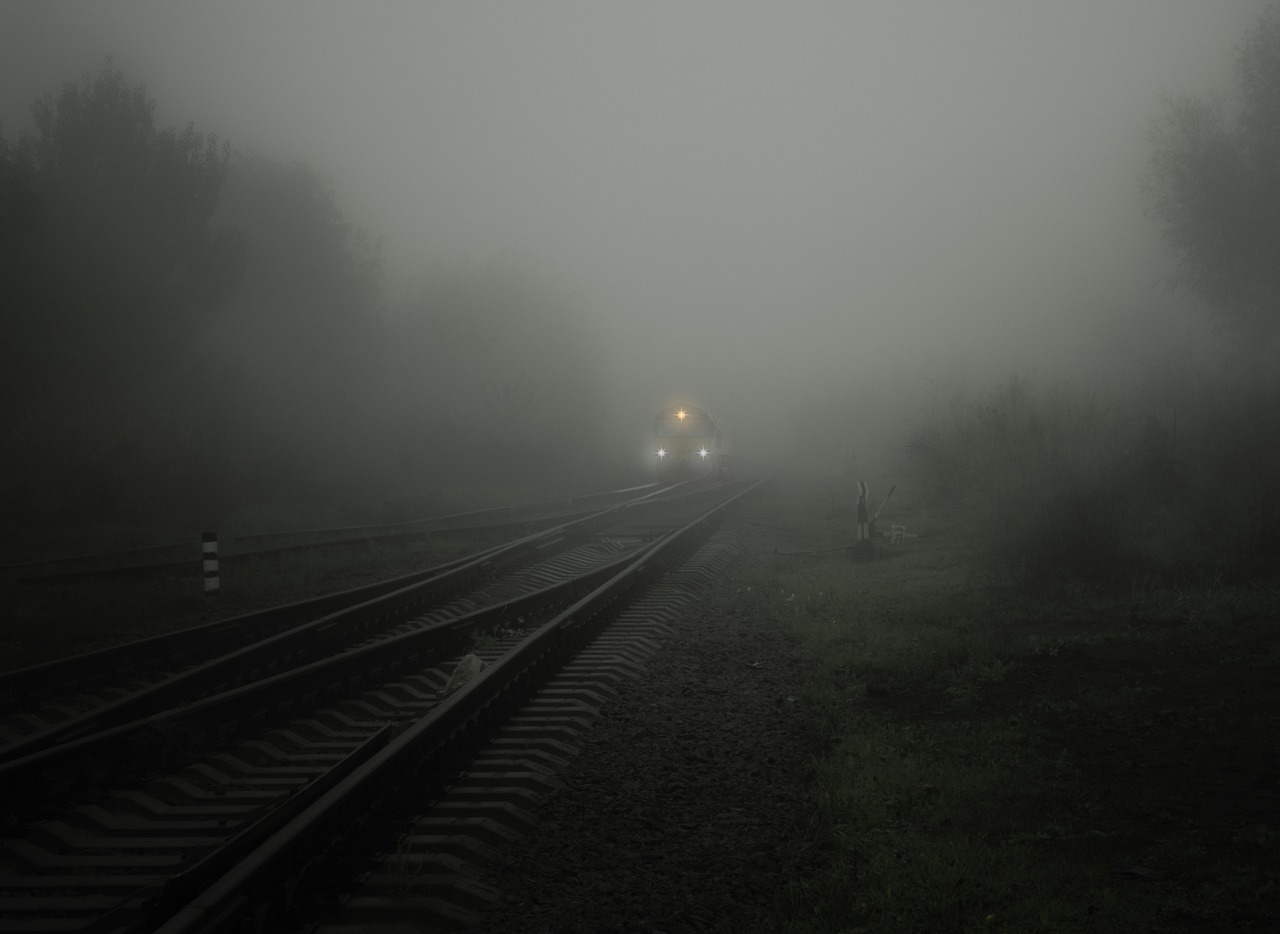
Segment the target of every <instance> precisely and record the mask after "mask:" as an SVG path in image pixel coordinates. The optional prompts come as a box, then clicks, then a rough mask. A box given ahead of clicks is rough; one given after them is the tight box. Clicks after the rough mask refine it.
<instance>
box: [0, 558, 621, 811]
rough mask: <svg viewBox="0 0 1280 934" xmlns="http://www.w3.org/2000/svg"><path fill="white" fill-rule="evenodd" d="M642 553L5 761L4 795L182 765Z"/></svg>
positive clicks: (371, 609) (29, 796) (27, 801)
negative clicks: (240, 728)
mask: <svg viewBox="0 0 1280 934" xmlns="http://www.w3.org/2000/svg"><path fill="white" fill-rule="evenodd" d="M633 558H634V556H633V555H629V556H626V557H623V558H620V559H617V560H615V561H611V562H609V563H607V564H605V565H603V566H601V567H600V568H597V569H595V570H593V571H590V572H588V573H586V574H583V575H580V576H578V577H575V578H573V579H572V580H568V581H563V582H560V583H556V584H552V585H550V586H548V587H545V588H542V589H540V590H536V591H534V592H532V593H529V594H525V595H522V596H519V597H513V598H511V599H508V600H505V601H502V602H499V603H495V604H492V605H490V606H486V607H481V608H478V609H476V610H472V611H470V612H468V613H464V614H461V615H459V616H457V617H455V618H452V619H449V620H444V621H442V622H438V623H434V624H432V625H429V626H425V627H423V628H421V629H418V630H414V631H411V632H406V633H400V634H397V635H394V636H390V637H387V638H383V639H378V640H377V641H374V642H371V643H368V644H365V645H361V646H356V647H353V648H349V649H347V650H345V651H342V652H339V653H337V654H335V655H331V656H329V657H326V658H321V659H318V660H315V661H311V662H309V663H305V664H301V665H298V666H297V667H293V668H290V669H288V670H285V671H281V672H278V673H276V674H272V675H269V676H267V677H264V678H261V679H259V680H255V681H251V682H249V683H247V684H241V685H239V686H237V687H234V688H231V689H229V690H224V691H220V692H218V693H216V694H211V695H208V696H205V697H202V698H200V699H198V700H195V701H192V702H191V703H187V704H184V705H183V706H180V707H175V708H173V709H169V710H165V711H162V712H159V713H154V714H151V715H149V716H145V717H141V718H139V719H136V720H131V721H129V722H124V723H119V724H117V725H114V726H110V727H107V728H105V729H97V730H95V731H93V732H88V733H86V734H84V735H77V736H75V737H70V738H67V739H65V740H64V741H62V742H59V743H57V744H55V745H49V746H47V747H44V748H41V749H37V750H34V751H31V752H29V753H28V754H27V755H24V756H22V757H19V758H13V759H9V760H6V761H4V762H0V801H3V802H4V803H5V804H6V806H8V807H9V808H11V809H24V810H30V809H32V807H33V805H36V803H37V802H39V801H40V800H43V799H47V798H48V797H50V796H64V795H66V794H69V793H74V792H75V791H76V790H78V789H84V788H91V787H93V786H94V785H95V784H96V783H97V781H98V779H99V777H100V776H101V775H102V774H104V773H105V774H115V773H117V772H119V771H120V770H121V769H122V768H125V767H127V766H129V765H130V764H133V765H135V766H136V765H137V764H138V763H142V762H153V763H164V762H169V761H173V760H175V758H177V757H180V756H181V754H182V753H183V752H184V751H185V750H186V749H187V748H189V747H190V746H192V745H193V744H195V743H198V742H199V741H200V740H201V739H202V738H203V737H204V736H206V735H208V734H214V735H219V734H224V733H225V732H226V731H227V730H228V729H229V727H228V724H234V723H236V722H243V721H247V720H249V719H255V718H261V717H263V716H264V715H265V711H266V710H269V709H275V710H282V709H288V708H289V707H291V706H294V705H296V704H297V703H298V702H299V701H302V700H308V699H314V698H318V697H321V696H324V695H327V694H330V693H332V692H333V691H335V690H340V689H350V688H352V687H353V686H355V685H357V684H360V683H363V682H367V681H369V680H371V679H373V678H375V677H386V676H388V675H389V674H390V673H392V672H394V671H396V670H399V669H401V668H403V667H405V666H407V665H410V664H420V663H421V661H422V659H423V657H424V656H427V655H435V656H439V655H441V654H443V653H445V652H446V651H449V650H456V649H458V648H461V647H463V646H465V644H466V637H467V636H469V635H470V634H472V633H473V632H474V631H476V630H477V629H483V628H485V627H487V626H493V625H497V624H500V623H502V622H505V621H512V620H516V619H519V618H523V617H524V616H526V615H532V614H534V613H536V612H538V611H539V610H541V609H544V608H546V607H554V606H556V605H558V604H562V603H563V602H564V601H565V600H566V599H568V598H569V597H570V596H571V595H572V594H574V593H578V592H581V591H582V590H583V589H586V588H587V587H591V586H594V585H595V584H596V583H597V582H598V581H599V580H601V579H604V578H606V577H607V576H609V575H610V574H613V573H616V572H617V570H618V568H619V567H621V566H624V565H625V564H626V563H627V562H629V561H631V560H633ZM384 600H385V598H378V599H375V600H371V601H368V602H367V603H364V604H360V605H359V606H357V607H352V608H349V609H347V610H344V611H342V612H341V613H338V614H333V615H331V616H329V617H325V618H323V619H321V620H317V621H315V624H313V627H314V628H315V629H320V628H323V627H325V626H331V625H337V624H339V623H343V622H345V621H348V620H350V619H351V618H352V617H353V616H356V617H360V618H368V617H372V616H377V615H379V614H381V613H382V612H383V607H382V603H383V601H384ZM37 806H38V805H37Z"/></svg>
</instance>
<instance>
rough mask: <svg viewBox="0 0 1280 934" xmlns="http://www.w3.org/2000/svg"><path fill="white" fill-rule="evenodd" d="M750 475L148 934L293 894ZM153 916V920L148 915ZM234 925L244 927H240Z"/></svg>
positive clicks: (231, 918) (198, 929)
mask: <svg viewBox="0 0 1280 934" xmlns="http://www.w3.org/2000/svg"><path fill="white" fill-rule="evenodd" d="M763 482H764V481H758V482H756V483H753V484H752V485H751V486H749V487H747V488H746V489H744V490H743V491H741V492H740V493H737V494H735V495H734V496H733V497H731V498H729V499H726V500H724V501H723V502H721V503H719V504H718V505H716V506H715V507H714V508H712V509H711V510H708V511H707V512H706V513H705V514H704V515H702V516H700V517H698V518H697V519H695V520H693V521H692V522H690V523H688V524H687V525H685V526H684V527H682V528H680V529H678V530H677V531H674V532H672V533H670V534H669V535H667V536H664V537H663V538H662V539H660V540H658V541H657V542H655V543H653V544H652V545H650V546H649V547H647V548H646V549H645V550H644V551H643V553H642V554H641V555H640V556H638V557H635V558H634V559H632V560H631V561H630V562H629V563H628V564H627V565H626V567H624V568H622V569H621V570H619V571H618V572H617V573H616V574H614V575H613V576H611V577H609V578H608V579H607V580H605V581H603V582H602V583H600V584H599V586H597V587H595V588H594V589H593V590H592V591H591V592H590V593H588V594H587V595H585V596H583V597H582V598H580V599H579V600H577V601H575V602H574V603H573V604H572V605H571V606H569V607H568V608H566V609H565V610H563V611H562V612H560V613H558V614H557V615H556V616H555V617H554V618H552V619H551V620H549V621H548V622H546V623H544V624H543V625H542V626H540V627H539V628H538V629H537V630H535V631H534V632H532V633H530V634H529V635H528V636H526V637H525V638H524V639H522V640H521V641H520V642H519V643H518V644H517V645H516V646H515V647H513V648H512V649H511V650H510V651H508V652H507V653H506V654H505V655H503V657H502V658H500V659H498V660H496V661H494V662H493V663H492V664H490V665H489V666H488V667H487V668H486V669H485V670H484V671H482V672H481V673H480V674H479V675H478V676H477V677H476V678H475V679H474V680H472V681H471V682H470V683H469V684H467V685H466V686H464V687H463V688H462V689H461V690H459V691H457V692H456V693H454V694H453V695H451V696H449V697H447V698H445V699H444V700H443V701H442V702H441V703H439V704H438V705H436V706H435V707H434V708H433V709H432V710H431V711H430V712H429V713H428V714H426V715H425V716H424V717H422V718H421V719H420V720H419V721H417V722H416V723H414V724H413V725H412V726H410V727H408V728H407V729H406V730H404V731H403V732H401V733H400V734H399V735H397V736H396V737H394V738H393V739H392V740H391V741H390V742H388V743H387V745H386V746H385V747H383V748H382V749H380V750H379V751H378V752H376V753H375V754H374V755H373V756H371V757H370V758H369V759H368V761H366V762H365V763H363V764H362V765H361V766H359V767H358V768H356V769H354V770H353V771H352V772H351V774H350V775H348V776H347V777H346V778H345V779H343V780H342V781H341V782H339V783H338V784H337V785H336V786H335V787H334V788H333V789H331V790H330V791H328V792H327V793H326V794H324V795H323V796H322V797H321V799H320V800H318V801H316V802H315V803H314V804H312V805H311V806H310V807H308V808H306V809H305V810H304V811H303V812H302V813H301V814H299V815H298V816H297V817H296V818H295V819H293V820H292V821H290V822H289V823H288V824H287V825H286V826H284V827H282V828H280V829H279V830H278V831H276V832H275V833H274V834H273V835H272V836H271V837H270V838H269V839H268V840H266V841H265V842H264V843H263V844H262V845H261V846H260V847H258V848H257V849H256V850H255V851H254V852H253V853H251V854H249V855H248V856H246V857H245V858H244V859H243V860H242V861H241V862H240V863H239V864H238V865H237V866H236V867H235V868H234V869H232V870H231V871H229V872H228V873H226V874H225V875H223V876H222V877H221V878H219V879H218V880H216V881H214V882H212V884H210V885H208V887H207V888H205V889H204V891H203V892H201V894H200V895H199V896H198V897H196V898H195V899H193V900H192V901H191V902H189V903H188V904H186V905H185V906H183V907H182V908H180V909H178V910H177V911H176V912H174V913H173V914H172V915H171V916H170V917H169V918H168V919H167V920H166V921H164V922H163V923H162V924H160V926H159V927H158V928H156V930H157V934H214V932H216V931H218V930H221V929H223V928H224V927H226V926H228V925H237V924H238V919H239V918H240V917H241V916H246V915H247V916H250V917H255V918H257V919H258V920H259V922H261V921H262V920H264V919H265V917H266V916H267V914H268V913H269V912H270V911H271V910H272V909H275V910H276V911H277V912H280V911H281V910H282V909H284V908H285V907H287V903H288V902H289V901H290V900H291V899H292V896H293V893H294V891H295V890H296V888H297V886H298V883H299V881H300V880H301V878H302V877H303V875H305V873H306V872H307V871H308V870H309V868H311V867H312V866H313V865H314V864H315V863H317V862H318V861H319V860H320V859H321V858H322V857H323V856H324V855H325V854H327V853H328V852H330V851H331V850H332V849H333V848H334V847H335V846H336V845H338V843H339V842H340V841H341V839H342V838H343V837H344V836H345V835H346V834H347V833H348V832H349V827H350V824H351V823H352V821H353V820H356V821H358V820H359V816H360V815H368V814H369V813H371V812H372V811H373V809H374V808H376V807H377V806H378V805H379V803H380V802H382V801H384V800H385V799H386V798H388V797H389V796H390V795H392V794H394V793H395V792H396V791H397V789H398V787H399V786H400V785H401V784H403V783H404V782H405V781H407V780H409V779H410V778H412V777H415V776H417V775H419V774H420V773H422V772H428V773H434V777H435V779H436V781H437V782H439V780H440V779H441V778H443V777H446V776H447V775H448V774H451V773H453V772H454V771H456V770H457V768H458V760H459V759H461V758H462V757H463V756H464V754H465V753H464V751H463V750H464V747H467V746H473V745H474V744H475V741H476V739H477V736H478V734H479V733H481V732H483V731H487V728H488V727H491V726H492V724H491V723H486V721H489V720H493V719H496V718H497V716H498V711H497V707H498V705H499V704H500V702H502V701H503V700H509V699H514V697H515V696H517V695H520V696H523V695H525V694H528V693H530V692H531V690H532V689H533V688H534V687H535V686H536V684H537V683H539V682H541V681H543V680H545V679H546V677H547V676H549V675H550V674H551V672H552V671H553V670H555V669H556V668H558V667H559V666H560V665H561V664H562V658H563V656H565V655H568V654H570V653H571V652H572V651H574V650H575V648H576V646H578V645H581V644H583V643H585V641H586V640H587V638H588V637H589V636H590V635H591V634H592V633H593V632H594V630H596V629H598V628H600V627H601V626H602V625H603V624H602V617H603V614H602V611H603V610H605V609H606V608H607V607H609V606H610V605H611V604H614V603H615V602H617V601H618V600H619V599H620V598H621V596H622V595H623V594H624V593H625V592H626V591H628V590H630V589H632V588H633V587H635V586H636V585H637V584H639V583H640V582H642V581H643V580H644V579H645V578H646V577H647V576H649V575H651V574H652V573H654V572H655V570H656V569H658V568H660V567H661V566H662V565H663V563H664V562H666V561H671V560H673V559H674V558H675V557H676V556H677V554H679V552H681V551H682V550H687V549H689V548H690V547H691V546H692V545H693V544H694V541H693V539H694V537H695V535H696V534H697V533H703V532H709V531H710V530H711V528H712V527H713V526H714V523H715V522H716V521H718V519H719V518H720V517H722V516H723V514H724V512H725V511H726V510H727V509H728V507H729V506H730V505H733V504H734V503H736V502H738V501H739V500H741V499H742V498H744V497H745V496H747V495H749V494H750V493H751V492H753V491H754V490H755V489H757V488H758V486H759V485H760V484H761V483H763ZM154 920H159V919H154ZM238 929H243V928H242V927H239V928H238Z"/></svg>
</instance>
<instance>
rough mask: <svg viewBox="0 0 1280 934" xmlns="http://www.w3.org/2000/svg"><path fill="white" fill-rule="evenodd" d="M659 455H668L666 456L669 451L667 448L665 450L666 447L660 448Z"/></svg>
mask: <svg viewBox="0 0 1280 934" xmlns="http://www.w3.org/2000/svg"><path fill="white" fill-rule="evenodd" d="M658 456H659V457H666V456H667V452H666V450H665V449H664V448H658Z"/></svg>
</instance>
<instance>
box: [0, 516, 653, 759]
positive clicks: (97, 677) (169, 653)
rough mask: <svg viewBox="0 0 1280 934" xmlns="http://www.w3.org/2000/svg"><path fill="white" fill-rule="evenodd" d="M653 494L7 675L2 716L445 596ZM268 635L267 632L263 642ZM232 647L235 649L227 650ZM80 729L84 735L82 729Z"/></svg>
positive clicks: (2, 679)
mask: <svg viewBox="0 0 1280 934" xmlns="http://www.w3.org/2000/svg"><path fill="white" fill-rule="evenodd" d="M657 492H658V493H660V492H665V491H657ZM655 495H657V493H655V492H651V493H648V494H645V495H642V496H639V497H633V498H632V499H629V500H626V501H624V502H622V503H617V504H614V505H613V506H609V507H606V508H604V509H600V510H596V511H594V512H591V513H588V514H586V515H583V516H579V517H576V518H571V519H570V520H569V521H566V522H561V523H559V524H558V525H555V526H552V527H551V528H548V529H544V530H540V531H537V532H533V533H530V534H528V535H525V536H522V537H520V538H517V539H515V540H513V541H511V542H504V543H502V544H499V545H495V546H493V547H490V548H486V549H483V550H481V551H478V552H475V553H473V554H471V555H466V556H463V557H461V558H457V559H454V560H452V561H447V562H445V563H443V564H440V565H437V566H435V567H433V568H428V569H426V570H423V571H415V572H412V573H410V574H405V575H401V576H399V577H395V578H391V579H389V580H385V581H378V582H375V583H373V584H365V585H362V586H359V587H353V588H349V589H347V590H343V591H339V592H337V593H332V594H324V595H322V596H319V597H313V598H308V599H305V600H299V601H296V602H294V603H289V604H284V605H282V606H278V607H270V608H268V609H265V610H257V611H254V612H251V613H245V614H241V615H240V616H235V617H231V618H229V619H224V620H215V621H214V622H211V623H202V624H199V625H196V626H190V627H187V628H185V629H180V630H176V631H174V632H169V633H162V634H158V635H155V636H149V637H147V638H145V639H138V640H134V641H131V642H126V643H121V644H120V645H115V646H107V647H105V648H102V649H96V650H94V651H91V652H84V653H81V654H79V655H75V656H71V657H69V658H65V659H57V660H54V661H51V662H44V663H41V664H38V665H32V666H28V667H26V668H20V669H16V670H13V671H8V672H2V673H0V710H12V709H14V708H15V706H16V705H17V704H19V703H30V702H31V701H39V700H41V699H44V698H48V697H50V696H52V695H54V694H56V693H57V692H59V691H63V692H67V691H71V690H74V691H75V692H78V693H83V692H85V691H92V690H94V689H97V688H99V687H101V686H103V685H105V684H106V683H107V681H108V679H109V678H111V679H116V680H117V681H118V679H119V676H120V675H122V674H123V675H128V674H130V673H132V672H136V671H138V670H139V669H141V668H143V667H144V666H146V665H152V666H154V665H158V664H162V663H163V664H186V662H185V661H184V659H189V658H192V657H194V656H199V655H200V654H205V653H207V652H208V651H215V652H226V651H232V652H234V651H237V650H240V649H241V648H243V647H244V646H245V642H244V639H245V638H246V636H248V637H253V638H255V641H265V640H267V639H269V638H275V637H277V636H278V635H279V634H280V633H281V632H282V631H287V630H293V631H295V632H301V631H302V627H305V626H306V625H308V624H309V623H310V622H311V621H313V620H316V619H318V618H320V617H323V616H326V615H329V614H332V613H334V612H337V611H339V610H341V609H342V608H344V607H352V606H356V605H358V604H361V603H364V602H366V601H369V600H372V599H377V598H382V597H393V596H394V595H395V594H397V593H404V594H408V593H410V592H412V591H413V588H415V587H424V588H435V589H436V590H437V592H440V591H441V590H444V589H447V587H448V586H450V583H449V581H450V580H460V579H461V577H462V576H464V575H466V574H468V573H469V572H473V571H474V570H476V569H482V568H483V567H484V566H485V562H488V563H489V566H493V564H494V563H495V562H497V561H498V560H500V559H503V558H504V557H505V556H509V555H512V554H514V553H515V552H516V550H518V549H524V548H532V547H536V546H537V544H538V543H539V542H542V541H545V540H548V539H551V538H554V537H555V536H557V535H562V534H565V533H567V532H569V531H571V530H575V529H578V528H586V527H588V526H589V525H590V524H591V523H592V522H593V521H597V520H602V519H603V518H604V517H606V516H609V515H611V514H613V513H614V512H616V511H618V510H620V509H624V508H628V507H630V506H634V505H639V504H642V503H645V502H647V501H650V500H651V499H652V498H653V497H654V496H655ZM512 560H514V558H512ZM450 575H457V578H456V579H455V578H451V577H450ZM264 629H265V630H267V632H266V634H265V635H264V634H263V630H264ZM228 646H229V647H230V648H226V647H228ZM112 706H114V705H112ZM120 706H121V707H122V708H123V707H131V706H132V705H131V704H130V702H129V701H128V699H127V698H125V699H122V700H121V702H120ZM99 709H102V708H99ZM62 728H63V730H64V731H65V730H71V729H73V727H72V726H71V725H69V724H64V725H62ZM75 728H76V729H78V727H75ZM4 758H12V753H9V752H6V751H5V750H4V749H0V759H4Z"/></svg>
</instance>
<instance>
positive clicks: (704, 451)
mask: <svg viewBox="0 0 1280 934" xmlns="http://www.w3.org/2000/svg"><path fill="white" fill-rule="evenodd" d="M698 453H699V454H700V455H702V456H703V457H706V456H707V449H706V448H703V449H702V450H701V451H699V452H698Z"/></svg>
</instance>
